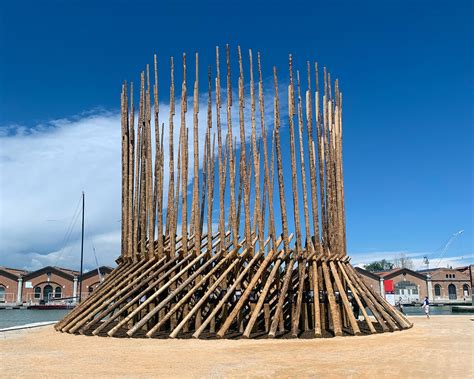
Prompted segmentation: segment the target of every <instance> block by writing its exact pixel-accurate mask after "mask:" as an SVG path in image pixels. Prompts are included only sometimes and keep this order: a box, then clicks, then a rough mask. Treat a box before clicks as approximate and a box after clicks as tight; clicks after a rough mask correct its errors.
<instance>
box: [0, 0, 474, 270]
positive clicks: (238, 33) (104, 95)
mask: <svg viewBox="0 0 474 379" xmlns="http://www.w3.org/2000/svg"><path fill="white" fill-rule="evenodd" d="M157 4H158V2H151V1H150V2H146V1H134V2H126V1H111V2H107V1H100V2H99V1H81V2H79V1H16V2H2V3H1V4H0V48H1V52H2V53H1V54H0V147H1V151H0V164H1V166H0V167H1V171H0V180H1V187H2V189H1V193H0V196H1V197H0V201H1V203H0V206H1V209H0V212H1V213H0V217H1V219H0V240H1V242H0V265H2V264H5V265H14V266H18V267H35V266H38V265H41V264H46V263H48V264H49V263H58V262H59V263H58V264H60V265H63V266H69V267H70V266H74V265H76V264H77V259H76V258H75V257H76V256H78V254H77V252H76V249H77V241H78V240H77V237H78V234H77V233H76V232H74V233H72V234H71V237H70V238H69V239H68V240H67V243H66V244H65V243H64V240H65V239H64V233H65V231H66V229H67V226H68V223H69V221H70V218H71V215H72V214H73V212H74V209H75V205H76V202H77V199H78V197H79V195H80V192H81V190H83V189H85V190H86V192H87V193H88V200H89V203H88V205H89V206H90V208H88V209H89V212H90V213H89V219H88V222H89V223H90V228H89V236H90V241H91V244H92V243H93V244H94V245H95V246H96V247H97V249H96V250H97V251H98V254H99V260H102V262H100V263H107V264H111V263H112V262H113V258H114V257H115V256H116V255H117V246H118V245H117V241H118V238H117V231H118V226H119V224H118V222H117V220H118V218H119V217H120V216H119V212H118V207H119V195H118V194H117V191H118V190H119V180H120V178H119V175H120V174H119V172H120V169H119V166H118V165H119V158H118V156H117V155H116V152H117V151H118V150H116V149H115V146H112V145H114V144H115V145H118V143H119V142H118V138H117V135H116V134H109V133H112V132H111V130H112V129H113V128H114V125H115V124H116V122H118V118H116V112H117V111H118V106H119V100H120V97H119V91H120V86H121V82H122V81H123V80H125V79H127V80H130V79H132V80H133V79H134V80H135V81H136V80H137V79H138V74H139V72H140V70H142V69H143V67H144V65H145V64H146V63H151V62H152V57H153V53H155V52H156V53H157V54H158V56H159V57H161V58H162V59H163V60H164V61H165V62H167V60H168V57H169V56H171V55H174V56H175V57H180V56H181V54H182V52H183V51H186V52H187V53H188V54H193V53H194V52H195V51H199V53H200V63H201V65H202V67H205V66H206V65H207V63H209V62H212V61H213V59H214V56H213V54H214V48H215V46H216V45H220V46H221V47H223V46H224V45H225V44H226V43H229V44H231V46H233V47H234V48H235V47H236V46H237V45H241V46H242V48H243V49H248V48H252V49H253V50H254V51H261V52H262V54H263V59H264V60H263V63H264V66H263V70H264V75H266V76H269V75H270V73H271V66H272V65H273V64H275V65H277V67H278V68H279V70H280V71H282V72H283V70H285V69H286V64H287V56H288V53H292V54H293V55H294V58H295V63H296V64H297V65H299V67H301V68H304V65H305V62H306V60H311V61H314V60H317V61H318V62H320V64H321V65H324V66H327V67H328V68H329V69H330V71H331V72H332V73H333V75H335V76H336V77H337V78H339V79H340V81H341V86H342V91H343V93H344V157H345V162H344V164H345V179H346V183H345V189H346V206H347V237H348V249H349V253H350V254H351V255H352V256H353V257H354V258H353V262H355V263H357V262H365V261H370V260H372V259H378V258H380V257H386V258H388V259H392V258H393V256H394V255H395V254H398V253H399V252H404V253H406V254H408V255H410V256H412V257H414V258H415V259H419V258H420V257H422V256H423V255H429V256H430V257H432V258H433V260H434V261H437V259H435V258H436V257H437V255H438V254H439V248H440V247H441V246H442V245H443V244H444V243H445V242H446V241H447V240H448V238H449V237H450V236H451V235H452V234H453V233H454V232H456V231H458V230H460V229H464V233H463V234H462V236H461V237H460V238H458V239H457V240H456V241H455V242H454V243H453V244H452V245H451V246H450V248H449V249H448V251H447V252H446V256H448V257H450V260H449V261H448V260H446V261H443V265H445V264H449V263H450V262H452V263H453V264H456V265H458V264H464V263H466V262H471V263H472V262H473V261H474V259H473V254H472V253H473V251H474V242H473V239H474V238H473V202H472V195H473V176H472V171H473V170H472V167H473V153H472V148H473V132H472V126H473V114H472V104H473V95H472V93H473V48H472V46H473V26H472V11H473V9H472V2H470V1H459V2H456V6H453V4H451V3H449V2H445V1H364V2H363V1H333V2H328V1H325V2H323V1H306V2H300V1H292V2H290V3H287V2H281V3H279V2H277V1H272V2H263V1H262V2H259V1H252V2H245V1H238V2H237V1H236V2H231V1H227V2H222V1H221V2H218V1H216V2H199V4H198V3H197V2H187V1H180V2H165V1H160V2H159V4H160V5H159V6H158V5H157ZM265 73H266V74H265ZM202 74H204V75H205V70H202ZM204 78H205V76H203V79H202V80H203V82H204ZM161 83H162V87H161V88H162V90H163V92H166V90H164V89H166V88H167V87H168V83H167V82H166V78H163V80H162V82H161ZM203 90H204V88H203ZM117 147H118V146H117ZM55 152H56V153H57V155H55ZM86 155H87V158H85V156H86ZM98 162H101V163H103V164H105V165H106V166H107V168H106V169H104V168H103V167H104V166H103V165H102V166H100V165H99V164H98ZM289 185H290V183H288V186H289ZM112 192H113V193H114V195H113V196H111V195H110V193H112ZM89 198H90V199H89ZM15 210H16V211H15ZM48 220H49V221H48ZM51 220H54V221H51ZM58 241H59V242H58ZM66 245H67V246H66ZM66 250H67V251H66ZM90 250H91V249H89V250H88V251H89V265H91V266H92V265H93V257H92V255H91V253H90ZM65 251H66V252H65ZM2 261H3V262H2Z"/></svg>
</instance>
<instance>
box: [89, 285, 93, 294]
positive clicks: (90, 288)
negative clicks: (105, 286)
mask: <svg viewBox="0 0 474 379" xmlns="http://www.w3.org/2000/svg"><path fill="white" fill-rule="evenodd" d="M88 291H89V294H91V293H92V291H94V287H92V286H89V289H88Z"/></svg>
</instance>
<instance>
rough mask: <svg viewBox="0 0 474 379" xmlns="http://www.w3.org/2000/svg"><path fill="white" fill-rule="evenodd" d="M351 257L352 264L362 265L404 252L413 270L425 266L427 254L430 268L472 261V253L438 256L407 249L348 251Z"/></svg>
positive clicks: (392, 257) (457, 265)
mask: <svg viewBox="0 0 474 379" xmlns="http://www.w3.org/2000/svg"><path fill="white" fill-rule="evenodd" d="M348 254H349V256H351V257H352V259H351V262H352V264H353V265H354V266H357V267H364V265H367V264H369V263H371V262H374V261H380V260H382V259H386V260H388V261H390V262H393V260H394V258H395V257H397V256H400V255H401V254H404V255H405V256H406V257H407V258H410V259H411V260H412V262H413V265H414V268H415V270H421V269H425V268H426V264H425V263H424V257H425V256H427V257H428V258H429V261H430V266H429V267H430V268H433V267H447V266H449V267H451V266H452V267H459V266H465V265H469V264H471V263H472V256H473V255H472V253H470V254H469V253H468V254H466V255H464V256H456V255H453V256H449V255H448V256H445V257H441V259H440V257H439V252H438V253H437V252H411V251H407V250H398V251H374V252H357V253H348Z"/></svg>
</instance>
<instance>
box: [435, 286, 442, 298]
mask: <svg viewBox="0 0 474 379" xmlns="http://www.w3.org/2000/svg"><path fill="white" fill-rule="evenodd" d="M434 290H435V296H441V286H440V285H439V284H435V289H434Z"/></svg>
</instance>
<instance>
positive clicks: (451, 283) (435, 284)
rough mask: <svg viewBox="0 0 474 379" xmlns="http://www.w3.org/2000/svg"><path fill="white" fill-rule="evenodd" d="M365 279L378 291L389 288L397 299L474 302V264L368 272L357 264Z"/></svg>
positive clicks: (418, 301)
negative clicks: (415, 269) (416, 269)
mask: <svg viewBox="0 0 474 379" xmlns="http://www.w3.org/2000/svg"><path fill="white" fill-rule="evenodd" d="M356 270H357V271H358V272H359V274H361V276H362V279H363V280H364V282H365V283H366V284H367V285H369V286H371V287H372V288H374V289H375V290H376V291H377V292H378V293H380V294H382V295H384V296H385V295H386V292H387V288H390V292H391V294H392V292H393V295H394V298H395V301H399V300H400V299H401V302H402V303H403V304H419V303H421V302H422V301H423V299H424V298H425V296H428V298H429V300H430V302H432V303H434V304H450V303H472V302H473V295H472V286H473V284H474V283H473V278H472V274H473V273H474V265H471V266H464V267H458V268H433V269H426V270H419V271H413V270H410V269H407V268H397V269H394V270H390V271H384V272H369V271H367V270H365V269H363V268H360V267H356Z"/></svg>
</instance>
